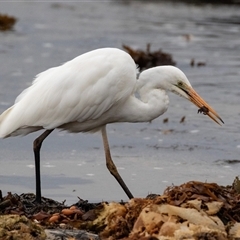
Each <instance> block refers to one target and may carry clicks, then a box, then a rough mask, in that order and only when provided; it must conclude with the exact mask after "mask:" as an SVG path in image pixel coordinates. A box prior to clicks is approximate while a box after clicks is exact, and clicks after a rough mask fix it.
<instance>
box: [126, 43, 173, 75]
mask: <svg viewBox="0 0 240 240" xmlns="http://www.w3.org/2000/svg"><path fill="white" fill-rule="evenodd" d="M150 46H151V45H150V44H147V48H146V51H144V50H135V49H133V48H131V47H129V46H127V45H123V48H124V50H126V51H127V52H128V53H129V54H130V56H131V57H132V58H133V60H134V61H135V63H136V64H137V66H138V68H139V70H140V71H142V70H145V69H148V68H151V67H156V66H161V65H173V66H175V65H176V62H175V61H174V60H173V59H172V55H171V54H169V53H165V52H163V51H162V50H161V49H159V50H158V51H151V50H150Z"/></svg>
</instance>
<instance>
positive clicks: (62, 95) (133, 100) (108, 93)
mask: <svg viewBox="0 0 240 240" xmlns="http://www.w3.org/2000/svg"><path fill="white" fill-rule="evenodd" d="M136 76H137V69H136V66H135V63H134V61H133V59H132V58H131V57H130V55H129V54H127V53H125V52H124V51H122V50H119V49H115V48H103V49H97V50H94V51H91V52H88V53H85V54H83V55H80V56H78V57H76V58H74V59H73V60H71V61H69V62H67V63H65V64H63V65H61V66H59V67H54V68H50V69H48V70H46V71H44V72H42V73H40V74H39V75H37V77H36V79H35V80H34V81H33V83H32V85H31V86H30V87H29V88H27V89H26V90H24V91H23V92H22V93H21V94H20V95H19V96H18V97H17V99H16V101H15V104H14V105H13V106H12V107H10V108H9V109H7V110H6V111H5V112H3V113H2V114H1V116H0V137H1V138H5V137H10V136H17V135H26V134H28V133H31V132H33V131H38V130H40V129H45V130H46V131H45V132H44V133H43V134H42V135H41V136H40V137H39V138H37V139H36V140H35V142H34V152H35V154H36V155H35V162H36V168H39V167H38V164H39V161H40V154H39V152H40V148H41V144H42V142H43V140H44V139H45V138H46V137H47V136H48V135H49V134H50V133H51V131H52V130H53V129H55V128H60V129H63V130H67V131H69V132H87V131H97V130H101V131H102V135H103V142H104V149H105V153H106V161H107V166H108V168H109V170H110V172H111V173H112V174H113V175H114V177H115V178H116V179H117V181H118V182H119V183H120V185H121V186H122V187H123V189H124V191H125V192H126V193H127V195H128V196H129V197H132V194H131V193H130V191H129V190H128V188H127V187H126V185H125V183H124V182H123V180H122V179H121V177H120V175H119V174H118V172H117V170H116V168H115V165H114V164H113V162H112V159H111V155H110V150H109V146H108V141H107V135H106V129H105V126H106V124H108V123H113V122H147V121H151V120H153V119H155V118H157V117H158V116H160V115H161V114H163V113H164V112H165V111H166V110H167V107H168V96H167V95H166V92H165V90H169V91H172V92H174V93H177V94H178V95H180V96H182V97H184V98H186V99H188V100H190V101H192V102H193V103H194V104H195V105H197V106H198V107H199V108H200V111H201V112H203V113H204V114H207V115H208V116H209V117H211V118H212V119H213V120H214V121H216V122H217V123H219V121H218V120H220V121H221V122H222V120H221V118H220V117H219V116H218V115H217V113H216V112H215V111H214V110H213V109H212V108H211V107H210V106H209V105H208V104H207V103H206V102H205V101H204V100H203V99H202V98H201V97H200V96H199V95H198V94H197V93H196V92H195V91H194V90H193V88H192V87H191V84H190V83H189V81H188V79H187V77H186V76H185V74H184V73H183V72H182V71H181V70H179V69H178V68H176V67H173V66H162V67H155V68H151V69H148V70H145V71H144V72H142V73H141V74H140V76H139V79H138V80H137V78H136ZM136 95H138V96H139V98H138V97H136ZM37 171H38V172H37ZM36 182H37V186H36V189H37V191H36V192H37V194H36V195H37V196H36V199H37V201H41V192H40V170H39V169H36Z"/></svg>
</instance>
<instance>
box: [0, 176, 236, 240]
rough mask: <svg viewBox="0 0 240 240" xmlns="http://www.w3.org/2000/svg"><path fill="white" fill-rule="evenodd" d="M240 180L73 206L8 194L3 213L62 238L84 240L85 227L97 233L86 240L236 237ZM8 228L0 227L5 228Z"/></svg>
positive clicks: (192, 183) (194, 184) (0, 211)
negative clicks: (236, 185) (33, 224)
mask: <svg viewBox="0 0 240 240" xmlns="http://www.w3.org/2000/svg"><path fill="white" fill-rule="evenodd" d="M236 181H237V180H236V179H235V181H234V183H233V185H232V186H219V185H218V184H216V183H206V182H198V181H190V182H187V183H184V184H182V185H180V186H169V187H168V188H166V190H165V191H164V192H163V194H162V195H159V194H151V195H149V196H148V197H146V198H133V199H131V200H129V201H128V202H119V203H118V202H110V203H108V202H100V203H97V204H92V203H88V202H87V201H84V200H82V199H81V198H79V201H78V202H77V203H76V204H74V205H72V206H70V207H69V206H66V205H65V204H64V203H59V202H55V201H53V200H51V199H47V198H43V201H42V202H43V203H42V204H40V205H39V204H36V203H34V201H33V200H34V197H35V195H34V194H22V195H20V196H18V195H17V194H11V193H8V195H7V196H6V197H2V198H1V200H0V216H4V217H7V216H9V217H10V218H13V217H12V216H13V215H12V213H14V216H18V217H19V218H20V217H24V218H26V219H28V220H29V221H32V222H33V223H35V224H37V225H38V226H40V227H41V228H45V229H47V231H46V232H47V233H49V232H51V234H54V233H55V234H56V235H58V236H60V235H59V232H62V238H61V239H68V238H67V237H64V236H68V237H69V236H71V237H72V239H81V238H76V237H75V236H80V235H81V234H86V233H87V232H91V233H92V234H93V235H91V237H89V238H84V239H110V240H112V239H122V240H135V239H142V240H147V239H149V240H150V239H151V240H153V239H154V240H156V239H160V240H162V239H168V240H171V239H173V240H175V239H194V240H195V239H202V236H204V239H221V240H225V239H238V238H239V237H240V230H239V229H240V194H239V193H238V192H237V191H236V190H235V188H234V185H235V184H236ZM3 203H5V204H3ZM0 221H1V220H0ZM24 221H25V220H24ZM7 229H8V228H7ZM7 229H5V227H2V229H1V231H2V232H4V233H5V231H6V230H7ZM19 229H21V228H19ZM19 229H18V231H20V230H19ZM24 229H25V228H24ZM37 229H38V228H37ZM66 230H68V234H67V235H66V232H65V231H66ZM1 231H0V234H1ZM39 231H40V230H39ZM69 231H70V233H69ZM71 231H72V234H71ZM86 231H87V232H86ZM0 236H1V235H0ZM84 236H86V235H84ZM89 236H90V235H89ZM0 239H1V237H0ZM4 239H5V238H4ZM31 239H41V238H31ZM54 239H55V238H54ZM56 239H57V238H56Z"/></svg>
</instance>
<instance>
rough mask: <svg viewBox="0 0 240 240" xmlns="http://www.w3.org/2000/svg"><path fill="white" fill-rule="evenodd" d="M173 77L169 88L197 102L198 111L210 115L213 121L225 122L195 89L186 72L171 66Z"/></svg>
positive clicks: (194, 102)
mask: <svg viewBox="0 0 240 240" xmlns="http://www.w3.org/2000/svg"><path fill="white" fill-rule="evenodd" d="M171 72H172V73H171V75H172V76H171V78H169V79H171V80H170V81H169V83H170V86H169V90H170V91H172V92H174V93H176V94H178V95H180V96H182V97H184V98H186V99H188V100H189V101H191V102H192V103H193V104H195V105H196V106H197V107H198V108H199V110H198V113H203V114H204V115H208V116H209V117H210V118H211V119H212V120H213V121H215V122H216V123H218V124H219V125H221V123H224V122H223V120H222V119H221V118H220V116H219V115H218V114H217V112H216V111H215V110H214V109H213V108H212V107H211V106H210V105H209V104H208V103H207V102H206V101H205V100H204V99H203V98H202V97H201V96H200V95H199V94H198V93H197V92H196V91H195V90H194V89H193V87H192V86H191V84H190V82H189V81H188V79H187V77H186V76H185V74H184V73H183V72H182V71H181V70H180V69H178V68H176V67H171Z"/></svg>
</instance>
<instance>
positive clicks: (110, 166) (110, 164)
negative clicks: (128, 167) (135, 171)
mask: <svg viewBox="0 0 240 240" xmlns="http://www.w3.org/2000/svg"><path fill="white" fill-rule="evenodd" d="M102 139H103V145H104V150H105V155H106V165H107V168H108V170H109V171H110V173H111V174H112V175H113V176H114V177H115V179H116V180H117V181H118V183H119V184H120V185H121V187H122V189H123V190H124V192H125V193H126V194H127V196H128V197H129V198H130V199H131V198H133V195H132V193H131V192H130V191H129V189H128V187H127V185H126V184H125V182H124V181H123V179H122V178H121V176H120V175H119V173H118V170H117V168H116V166H115V164H114V162H113V160H112V157H111V153H110V148H109V144H108V138H107V132H106V126H104V127H103V128H102Z"/></svg>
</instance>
